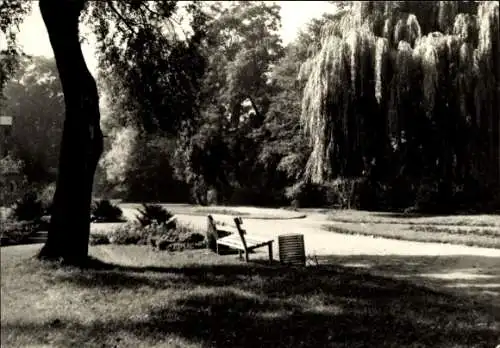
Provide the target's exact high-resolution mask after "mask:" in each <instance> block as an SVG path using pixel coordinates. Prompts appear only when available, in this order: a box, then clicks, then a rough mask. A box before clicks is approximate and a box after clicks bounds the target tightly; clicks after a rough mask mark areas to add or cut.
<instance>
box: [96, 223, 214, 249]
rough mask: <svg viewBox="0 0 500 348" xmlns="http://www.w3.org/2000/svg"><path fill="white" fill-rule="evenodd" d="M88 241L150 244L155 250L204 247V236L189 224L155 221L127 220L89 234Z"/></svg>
mask: <svg viewBox="0 0 500 348" xmlns="http://www.w3.org/2000/svg"><path fill="white" fill-rule="evenodd" d="M90 243H91V244H93V245H97V244H108V243H111V244H121V245H130V244H133V245H150V246H151V247H153V248H155V249H157V250H171V251H173V250H184V249H199V248H204V247H205V236H204V235H203V234H202V232H201V231H199V230H197V229H195V228H194V227H193V226H191V225H179V226H176V228H170V227H168V226H167V225H165V224H158V223H156V222H153V223H151V224H150V225H147V226H142V225H141V224H140V223H138V222H127V223H125V224H123V225H120V226H117V227H116V228H114V229H113V230H112V231H110V232H109V233H108V234H95V235H93V236H91V239H90Z"/></svg>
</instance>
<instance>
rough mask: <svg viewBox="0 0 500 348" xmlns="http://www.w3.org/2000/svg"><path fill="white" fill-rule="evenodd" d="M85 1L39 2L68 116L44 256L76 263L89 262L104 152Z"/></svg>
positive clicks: (40, 255) (42, 254)
mask: <svg viewBox="0 0 500 348" xmlns="http://www.w3.org/2000/svg"><path fill="white" fill-rule="evenodd" d="M84 3H85V0H40V1H39V5H40V11H41V14H42V17H43V20H44V22H45V26H46V27H47V32H48V34H49V38H50V43H51V45H52V49H53V50H54V56H55V59H56V63H57V69H58V71H59V77H60V80H61V84H62V89H63V93H64V101H65V104H66V118H65V121H64V129H63V135H62V141H61V151H60V155H59V171H58V176H57V186H56V192H55V195H54V202H53V210H52V217H51V222H50V227H49V233H48V239H47V243H46V244H45V245H44V247H43V248H42V250H41V251H40V254H39V257H40V258H42V259H52V260H61V261H63V262H64V263H68V264H73V265H78V264H82V263H83V262H85V261H86V260H87V257H88V242H89V234H90V205H91V201H92V184H93V180H94V173H95V170H96V167H97V163H98V161H99V157H100V156H101V153H102V147H103V140H102V132H101V129H100V126H99V121H100V113H99V97H98V94H97V86H96V83H95V80H94V78H93V77H92V75H91V74H90V72H89V70H88V68H87V65H86V63H85V60H84V57H83V54H82V50H81V46H80V42H79V36H78V23H79V15H80V12H81V11H82V9H83V6H84Z"/></svg>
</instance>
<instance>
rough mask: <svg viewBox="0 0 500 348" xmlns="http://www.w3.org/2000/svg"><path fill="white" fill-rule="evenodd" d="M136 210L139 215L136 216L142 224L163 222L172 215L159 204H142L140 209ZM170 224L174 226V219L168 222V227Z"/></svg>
mask: <svg viewBox="0 0 500 348" xmlns="http://www.w3.org/2000/svg"><path fill="white" fill-rule="evenodd" d="M137 210H138V212H139V215H137V216H136V218H137V221H138V222H139V223H140V224H141V225H142V226H149V225H151V224H152V223H157V224H165V223H166V222H167V221H168V220H169V219H171V218H172V217H173V216H174V214H172V213H171V212H169V211H168V210H167V209H165V208H163V207H162V206H161V205H159V204H143V205H142V209H137ZM171 226H172V227H174V228H175V221H174V222H170V223H169V224H168V227H171Z"/></svg>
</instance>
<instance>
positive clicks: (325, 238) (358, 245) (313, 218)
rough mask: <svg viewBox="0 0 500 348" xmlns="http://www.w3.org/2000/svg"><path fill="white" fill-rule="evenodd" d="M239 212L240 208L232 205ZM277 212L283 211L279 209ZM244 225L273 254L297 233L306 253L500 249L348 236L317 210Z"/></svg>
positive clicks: (494, 253)
mask: <svg viewBox="0 0 500 348" xmlns="http://www.w3.org/2000/svg"><path fill="white" fill-rule="evenodd" d="M236 209H237V210H239V211H241V210H242V209H241V208H236ZM247 209H252V213H254V214H255V215H256V216H257V214H258V213H259V212H261V211H262V212H265V213H266V214H270V213H271V211H272V210H273V209H260V208H247ZM123 210H124V215H125V216H126V217H128V218H133V216H134V212H133V210H132V209H128V208H124V209H123ZM280 214H283V211H282V210H280ZM176 215H177V217H178V219H179V221H180V222H183V223H189V224H191V225H193V226H195V227H197V228H199V229H200V230H203V231H204V230H205V229H206V228H207V218H206V215H191V214H176ZM212 215H213V217H214V218H215V219H216V220H220V221H224V222H228V223H230V224H231V225H232V224H233V222H232V220H231V219H232V217H231V216H229V215H222V214H212ZM243 222H244V226H245V228H246V229H247V231H249V233H251V234H255V235H258V236H262V237H266V238H274V239H275V240H276V242H275V243H274V248H275V253H274V255H278V253H277V249H278V246H277V244H278V243H277V239H278V236H279V235H283V234H288V233H300V234H303V235H304V242H305V249H306V255H318V256H319V255H399V256H449V255H457V256H458V255H477V256H484V257H495V258H496V257H499V258H500V249H491V248H479V247H471V246H464V245H453V244H443V243H423V242H413V241H403V240H394V239H388V238H378V237H377V238H374V237H370V236H362V235H348V234H341V233H334V232H329V231H324V230H322V229H321V225H323V224H326V223H331V222H328V221H327V216H326V215H325V214H321V213H309V214H308V215H307V216H306V217H305V218H301V219H277V220H272V219H258V218H245V216H243Z"/></svg>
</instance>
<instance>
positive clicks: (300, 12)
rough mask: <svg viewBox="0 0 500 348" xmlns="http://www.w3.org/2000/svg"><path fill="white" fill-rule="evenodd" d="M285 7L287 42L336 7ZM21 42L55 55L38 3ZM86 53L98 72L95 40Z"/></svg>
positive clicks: (86, 46)
mask: <svg viewBox="0 0 500 348" xmlns="http://www.w3.org/2000/svg"><path fill="white" fill-rule="evenodd" d="M276 2H277V3H278V4H279V5H280V6H281V23H282V29H281V37H282V40H283V43H284V44H287V43H289V42H290V41H292V40H293V39H294V38H295V36H296V35H297V33H298V30H299V29H300V28H301V27H303V26H304V24H306V23H307V22H308V21H310V20H311V19H313V18H317V17H320V16H321V15H322V14H323V13H325V12H328V11H331V10H333V5H331V4H329V3H328V2H327V1H276ZM18 42H19V44H20V46H22V47H23V49H24V52H26V53H27V54H31V55H41V56H47V57H53V52H52V48H51V46H50V42H49V37H48V35H47V31H46V30H45V25H44V23H43V20H42V17H41V15H40V10H39V8H38V6H37V5H36V4H34V6H33V9H32V13H31V14H30V15H29V16H28V17H26V19H25V20H24V22H23V24H22V25H21V26H20V32H19V35H18ZM82 47H83V54H84V56H85V60H86V62H87V65H88V67H89V70H90V71H91V72H92V73H93V74H94V75H95V71H96V59H95V57H94V52H93V47H92V46H91V43H90V44H89V43H84V44H83V46H82Z"/></svg>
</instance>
